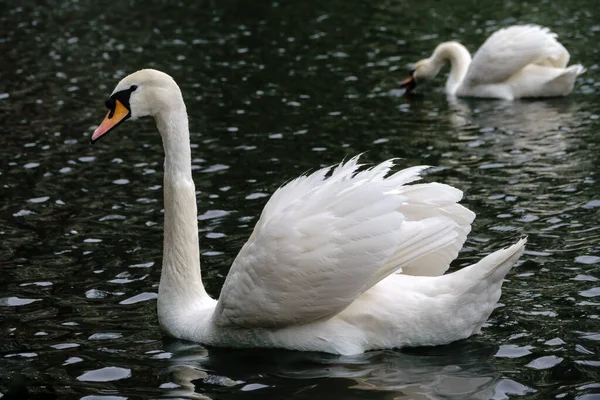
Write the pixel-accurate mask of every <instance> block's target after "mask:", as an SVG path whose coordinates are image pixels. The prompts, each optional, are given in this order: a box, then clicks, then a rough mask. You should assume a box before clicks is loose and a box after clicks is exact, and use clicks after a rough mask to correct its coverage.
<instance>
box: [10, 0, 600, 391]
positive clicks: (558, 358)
mask: <svg viewBox="0 0 600 400" xmlns="http://www.w3.org/2000/svg"><path fill="white" fill-rule="evenodd" d="M36 3H37V4H34V2H16V1H8V2H5V3H3V6H2V13H0V22H1V23H2V28H0V29H1V30H0V32H1V34H0V46H1V51H0V54H2V62H1V63H0V71H1V80H0V109H1V110H2V113H1V114H0V118H1V126H2V132H1V133H0V164H1V169H0V185H1V186H0V323H1V326H0V392H1V393H4V394H7V393H10V396H11V397H12V398H26V397H24V395H23V393H21V394H19V393H18V390H19V389H23V387H26V388H27V389H28V391H29V395H30V396H31V398H52V396H54V397H59V398H68V399H78V398H85V399H87V400H91V399H125V398H128V399H145V398H165V397H177V396H179V397H185V398H202V399H205V398H212V399H234V398H236V399H237V398H244V399H250V398H261V399H262V398H265V399H292V398H293V399H320V398H331V399H392V398H393V399H417V400H421V399H490V398H493V399H507V398H511V399H512V398H527V399H551V398H565V399H575V398H576V399H579V400H592V399H598V398H600V345H599V344H600V321H599V318H600V308H599V305H600V298H599V297H600V283H599V281H598V280H599V279H600V270H599V269H598V266H599V265H600V229H599V223H600V213H599V207H600V189H598V184H597V181H598V179H599V176H598V171H599V156H598V155H599V154H600V153H599V151H600V102H599V101H598V94H599V93H600V78H599V77H600V72H599V64H598V60H600V55H599V50H598V49H599V47H598V46H597V43H598V42H599V41H600V25H599V24H600V22H599V20H598V19H597V5H596V3H595V2H592V1H587V2H586V1H576V2H573V1H552V2H549V1H546V2H540V3H537V2H532V3H530V4H529V3H523V4H520V3H519V2H489V3H481V2H477V4H476V3H475V2H474V1H463V2H461V3H459V4H456V3H454V4H452V5H450V4H446V3H445V2H436V1H432V0H424V1H419V2H400V1H396V2H393V1H354V0H345V1H335V0H334V1H302V2H290V3H288V2H269V1H260V0H258V1H253V2H244V1H198V2H191V1H190V2H189V3H190V4H184V3H168V2H159V1H154V2H141V1H121V2H114V1H113V2H108V1H91V0H79V1H75V0H66V1H63V2H49V1H38V2H36ZM518 22H535V23H539V24H542V25H548V26H551V27H552V28H553V29H554V30H555V31H556V32H557V33H559V35H560V39H561V42H562V43H563V44H564V45H565V46H566V47H567V48H568V49H569V50H570V52H571V57H572V60H573V61H574V62H581V63H583V64H584V65H585V66H586V67H588V72H587V73H586V74H585V75H584V76H582V77H581V78H580V79H579V80H578V82H577V87H576V90H575V92H574V93H573V94H572V95H571V96H570V97H568V98H564V99H551V100H544V101H517V102H514V103H504V102H500V101H482V100H460V101H455V102H449V101H448V100H447V99H446V97H445V96H444V95H443V94H442V92H441V88H442V87H443V83H444V82H443V77H440V78H438V80H437V81H436V82H435V84H431V85H429V86H427V87H423V88H421V90H420V94H419V95H417V96H415V97H413V98H405V97H402V96H400V94H401V92H399V91H398V82H399V80H400V79H401V78H403V77H404V75H405V73H406V71H407V68H408V64H409V63H411V62H414V61H416V60H417V59H419V58H422V57H423V56H426V55H428V54H429V53H430V51H431V50H432V49H433V47H434V46H435V45H436V44H437V43H438V42H440V41H443V40H447V39H451V38H452V39H458V40H460V41H462V42H463V43H465V44H466V45H467V47H469V48H470V49H471V50H474V49H475V48H476V47H477V46H478V45H479V44H481V43H482V42H483V40H484V38H485V37H486V36H487V35H488V34H489V33H490V32H492V31H493V30H495V29H497V28H498V27H501V26H504V25H508V24H513V23H518ZM142 67H154V68H159V69H162V70H164V71H166V72H168V73H170V74H171V75H173V76H174V77H175V79H176V80H177V81H178V82H179V84H180V85H181V87H182V90H183V93H184V96H185V99H186V102H187V104H188V111H189V113H190V118H191V124H192V125H191V129H192V142H193V146H194V150H193V151H194V155H193V157H194V161H193V163H194V168H195V171H194V179H195V181H196V185H197V189H198V191H199V193H198V206H199V215H200V229H201V246H202V262H203V274H204V278H205V280H206V285H207V289H208V291H209V293H211V294H212V295H213V296H218V294H219V290H220V287H221V285H222V284H223V281H224V277H225V275H226V273H227V271H228V268H229V265H230V264H231V262H232V260H233V258H234V256H235V254H236V253H237V251H238V249H239V248H240V247H241V246H242V244H243V243H244V241H245V239H246V238H247V236H248V235H249V232H250V230H251V229H252V226H253V224H254V223H255V221H256V218H257V216H258V215H259V213H260V211H261V209H262V207H263V205H264V204H265V202H266V201H267V199H268V197H267V196H268V195H269V194H270V193H272V192H273V191H274V190H275V189H276V188H277V187H278V186H279V185H280V184H281V183H283V182H285V181H287V180H289V179H291V178H293V177H295V176H297V175H299V174H301V173H303V172H305V171H306V170H308V169H310V168H315V167H318V166H321V165H329V164H333V163H336V162H339V161H340V160H341V159H343V158H344V157H347V156H350V155H355V154H357V153H360V152H365V151H366V152H367V153H366V155H365V159H366V160H367V161H370V162H379V161H382V160H384V159H386V158H389V157H401V158H402V160H400V161H399V164H400V166H409V165H414V164H417V163H427V164H430V165H434V166H437V168H436V169H435V170H434V171H433V172H432V173H431V174H430V175H429V176H428V178H427V179H428V180H439V181H442V182H447V183H450V184H453V185H455V186H457V187H458V188H460V189H462V190H464V192H465V200H464V204H465V205H467V206H468V207H470V208H471V209H473V210H474V211H475V212H476V213H477V215H478V217H477V220H476V222H475V224H474V228H473V232H472V234H471V236H470V237H469V239H468V240H467V244H466V247H465V249H464V252H462V253H461V258H460V260H459V261H458V262H457V263H456V266H460V265H464V264H467V263H469V262H472V261H473V260H476V259H478V258H480V257H481V256H482V255H483V254H485V253H487V252H489V251H491V250H492V249H497V248H500V247H501V246H504V245H506V244H509V243H511V242H514V241H515V240H516V238H518V237H521V236H523V235H528V236H529V245H528V251H527V253H526V255H525V256H524V257H523V263H522V264H521V265H520V266H519V267H518V268H516V269H515V270H513V272H511V273H510V274H509V276H508V280H507V282H506V283H505V286H504V293H503V296H502V298H501V304H500V305H499V307H498V309H497V310H496V311H495V312H494V314H493V315H492V317H491V319H490V320H489V323H488V325H487V328H486V329H484V332H483V335H481V336H478V337H475V338H472V339H469V340H466V341H464V342H460V343H454V344H450V345H447V346H443V347H438V348H427V349H406V350H398V351H379V352H370V353H367V354H364V355H361V356H356V357H337V356H331V355H324V354H305V353H296V352H285V351H270V350H269V351H264V350H261V351H254V350H248V351H230V350H216V349H206V348H204V347H202V346H199V345H195V344H191V343H181V342H174V341H171V340H167V339H164V338H162V336H161V333H160V331H159V329H158V326H157V320H156V311H155V306H156V300H155V299H156V292H157V285H158V281H159V272H160V265H161V250H162V214H161V208H162V187H161V183H162V148H161V143H160V138H159V135H158V134H157V132H156V131H155V127H154V126H153V123H152V122H151V121H143V122H141V123H137V124H133V123H128V124H126V125H125V126H123V127H121V128H120V130H118V131H117V132H115V133H113V134H111V135H110V137H109V138H107V139H105V140H103V141H101V142H100V143H99V144H98V145H96V146H94V147H91V146H90V145H89V136H90V134H91V132H92V130H93V128H94V126H95V125H96V124H98V123H99V122H100V120H101V119H102V118H103V116H104V113H105V109H104V106H103V102H104V99H105V97H106V96H107V95H108V94H109V93H110V92H111V91H112V89H113V87H114V85H115V84H116V83H117V82H118V80H119V79H120V78H121V77H123V76H124V75H126V74H128V73H130V72H133V71H134V70H136V69H138V68H142ZM9 390H12V392H9ZM15 391H17V392H15ZM194 393H195V394H194ZM13 395H14V396H13ZM5 397H6V398H8V397H9V395H6V396H5Z"/></svg>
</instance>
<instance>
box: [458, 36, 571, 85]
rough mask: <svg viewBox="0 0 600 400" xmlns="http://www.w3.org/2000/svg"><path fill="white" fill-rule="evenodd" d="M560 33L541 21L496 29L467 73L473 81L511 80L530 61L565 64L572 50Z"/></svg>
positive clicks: (467, 78)
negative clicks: (564, 42)
mask: <svg viewBox="0 0 600 400" xmlns="http://www.w3.org/2000/svg"><path fill="white" fill-rule="evenodd" d="M556 37H557V35H556V34H555V33H552V32H550V30H549V29H548V28H544V27H541V26H538V25H514V26H509V27H507V28H503V29H500V30H498V31H496V32H494V33H493V34H492V35H491V36H490V37H489V38H488V39H487V40H486V41H485V42H484V43H483V44H482V45H481V47H480V48H479V50H477V53H475V55H474V56H473V60H472V61H471V64H470V66H469V70H468V72H467V75H466V77H465V81H467V82H468V83H469V84H470V85H479V84H493V83H500V82H504V81H506V80H508V79H509V78H510V77H511V76H513V75H514V74H516V73H517V72H519V71H520V70H522V69H523V68H525V66H527V65H529V64H537V65H542V66H549V67H555V68H565V67H566V66H567V64H568V63H569V57H570V56H569V52H568V51H567V50H566V49H565V48H564V47H563V45H561V44H560V43H559V42H558V41H557V40H556Z"/></svg>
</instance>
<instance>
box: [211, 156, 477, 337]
mask: <svg viewBox="0 0 600 400" xmlns="http://www.w3.org/2000/svg"><path fill="white" fill-rule="evenodd" d="M392 166H393V161H392V160H388V161H386V162H383V163H381V164H379V165H376V166H374V167H372V168H370V169H366V170H362V171H360V172H358V169H359V167H360V165H359V164H358V157H355V158H353V159H351V160H349V161H348V162H346V163H343V164H340V165H339V166H337V167H336V168H334V169H331V168H324V169H321V170H318V171H316V172H314V173H312V174H310V175H307V176H302V177H299V178H297V179H295V180H293V181H291V182H289V183H288V184H287V185H285V186H283V187H281V188H280V189H278V190H277V191H276V192H275V193H274V194H273V196H272V197H271V199H270V200H269V202H268V203H267V205H266V206H265V209H264V210H263V213H262V215H261V217H260V219H259V221H258V222H257V224H256V226H255V228H254V231H253V233H252V235H251V236H250V238H249V239H248V241H247V242H246V244H245V245H244V246H243V248H242V250H241V251H240V253H239V254H238V256H237V257H236V259H235V261H234V262H233V265H232V267H231V270H230V272H229V274H228V276H227V279H226V281H225V284H224V286H223V289H222V291H221V296H220V298H219V302H218V304H217V309H216V312H215V314H214V318H215V319H214V322H215V323H216V324H218V325H221V326H237V327H245V328H260V327H262V328H283V327H286V326H293V325H300V324H304V323H308V322H311V321H315V320H318V319H321V318H327V317H330V316H333V315H335V314H337V313H339V312H340V311H341V310H343V309H344V308H345V307H347V306H348V305H349V304H350V303H352V302H353V301H354V300H355V299H356V298H357V297H358V296H360V294H361V293H363V292H365V291H366V290H368V289H369V288H370V287H372V286H373V285H375V284H376V283H377V282H379V281H380V280H382V279H383V278H385V277H386V276H388V275H389V274H391V273H394V272H398V271H400V270H401V269H403V268H404V269H406V270H407V271H408V272H409V273H411V274H420V273H421V274H424V275H432V274H442V273H443V272H444V271H445V270H446V269H447V268H448V264H449V263H450V261H452V259H454V258H455V257H456V254H457V253H458V250H457V249H460V247H461V246H462V243H463V242H464V238H465V237H466V232H468V230H469V229H470V222H471V221H472V220H473V217H474V214H473V213H472V212H470V211H468V210H467V209H466V208H464V207H462V206H460V205H458V204H456V203H457V202H458V201H459V200H460V199H461V197H462V192H461V191H460V190H458V189H455V188H453V187H451V186H448V185H444V184H439V183H426V184H418V185H406V184H408V183H410V182H413V181H416V180H418V179H420V175H419V173H420V172H421V171H422V170H423V169H425V168H427V167H424V166H418V167H412V168H408V169H404V170H402V171H399V172H396V173H394V174H391V175H389V176H387V175H388V172H389V170H390V168H391V167H392ZM328 173H330V175H329V176H328ZM467 225H468V227H467ZM428 257H429V258H428ZM423 260H425V261H427V260H429V262H432V263H435V264H436V265H435V266H433V267H432V266H430V265H429V264H427V263H423V262H422V261H423Z"/></svg>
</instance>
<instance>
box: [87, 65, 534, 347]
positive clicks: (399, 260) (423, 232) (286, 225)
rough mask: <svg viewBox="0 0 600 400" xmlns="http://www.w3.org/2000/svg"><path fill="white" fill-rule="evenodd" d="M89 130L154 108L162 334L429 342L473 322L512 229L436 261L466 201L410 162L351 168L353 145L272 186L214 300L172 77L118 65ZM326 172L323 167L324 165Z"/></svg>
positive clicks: (308, 341)
mask: <svg viewBox="0 0 600 400" xmlns="http://www.w3.org/2000/svg"><path fill="white" fill-rule="evenodd" d="M106 105H107V107H108V108H109V112H108V114H107V116H106V118H105V119H104V121H103V122H102V124H101V125H100V126H99V127H98V128H97V129H96V130H95V131H94V133H93V135H92V142H95V141H96V140H98V139H99V138H100V137H102V136H103V135H105V134H106V133H107V132H108V131H110V130H111V129H113V128H114V127H115V126H117V125H118V124H120V123H121V122H123V121H125V120H126V119H128V118H131V119H135V118H137V117H141V116H145V115H149V116H152V117H154V119H155V120H156V123H157V126H158V129H159V131H160V134H161V136H162V140H163V146H164V149H165V164H164V165H165V173H164V201H165V207H164V218H165V220H164V234H165V236H164V256H163V267H162V271H161V278H160V285H159V291H158V319H159V323H160V326H161V328H162V329H163V331H164V332H165V333H166V334H168V335H170V336H173V337H176V338H180V339H186V340H190V341H196V342H201V343H204V344H208V345H213V346H223V347H279V348H286V349H294V350H311V351H323V352H330V353H337V354H356V353H361V352H364V351H366V350H371V349H381V348H394V347H403V346H423V345H439V344H444V343H449V342H452V341H455V340H459V339H464V338H467V337H469V336H470V335H472V334H473V333H476V332H478V331H479V330H480V328H481V326H482V325H483V323H484V322H485V321H486V319H487V318H488V316H489V315H490V313H491V312H492V310H493V309H494V306H495V305H496V302H497V301H498V299H499V297H500V292H501V287H502V281H503V278H504V276H505V275H506V274H507V272H508V271H509V269H510V268H511V266H512V265H513V264H514V263H515V262H516V261H517V259H518V258H519V257H520V255H521V254H522V252H523V249H524V246H525V242H526V240H525V239H522V240H520V241H518V242H517V243H516V244H514V245H512V246H510V247H508V248H506V249H502V250H498V251H496V252H494V253H492V254H490V255H488V256H487V257H485V258H483V259H482V260H481V261H479V262H478V263H476V264H473V265H471V266H468V267H465V268H463V269H461V270H459V271H457V272H454V273H451V274H447V275H444V272H445V271H446V270H447V269H448V266H449V263H450V262H451V261H452V260H453V259H455V258H456V256H457V255H458V252H459V250H460V248H461V247H462V245H463V243H464V241H465V239H466V236H467V234H468V233H469V231H470V229H471V222H472V221H473V219H474V217H475V214H474V213H473V212H471V211H469V210H468V209H467V208H465V207H463V206H461V205H459V204H458V201H460V199H461V197H462V192H461V191H460V190H458V189H456V188H454V187H451V186H448V185H445V184H440V183H421V184H409V183H412V182H414V181H417V180H419V179H420V176H419V173H420V172H421V171H422V170H423V169H425V168H426V167H424V166H418V167H412V168H408V169H404V170H401V171H399V172H396V173H392V174H390V173H389V171H390V168H391V167H392V166H393V162H392V161H391V160H388V161H385V162H383V163H381V164H379V165H376V166H374V167H372V168H370V169H363V170H361V171H359V167H360V165H359V164H358V157H355V158H352V159H351V160H349V161H347V162H345V163H342V164H340V165H338V166H337V167H335V168H332V169H330V168H324V169H321V170H318V171H316V172H314V173H312V174H310V175H307V176H301V177H299V178H297V179H295V180H293V181H291V182H289V183H288V184H286V185H284V186H282V187H281V188H279V189H278V190H277V191H276V192H275V193H274V194H273V196H272V197H271V199H270V200H269V202H268V203H267V205H266V206H265V208H264V210H263V212H262V215H261V217H260V219H259V221H258V222H257V224H256V226H255V228H254V231H253V232H252V234H251V236H250V238H249V239H248V241H247V242H246V244H245V245H244V246H243V248H242V249H241V251H240V253H239V254H238V256H237V258H236V259H235V261H234V262H233V265H232V266H231V270H230V272H229V274H228V276H227V279H226V281H225V284H224V286H223V288H222V291H221V296H220V298H219V300H218V301H216V300H214V299H212V298H211V297H209V296H208V294H207V293H206V291H205V289H204V286H203V285H202V279H201V275H200V257H199V245H198V226H197V218H196V217H197V211H196V196H195V188H194V183H193V180H192V170H191V150H190V141H189V131H188V120H187V113H186V108H185V104H184V102H183V98H182V95H181V91H180V89H179V87H178V86H177V84H176V83H175V81H174V80H173V79H172V78H171V77H170V76H168V75H167V74H164V73H162V72H159V71H156V70H141V71H138V72H135V73H134V74H132V75H129V76H127V77H125V78H124V79H123V80H122V81H121V82H119V84H118V85H117V87H116V89H115V90H114V92H113V94H112V95H111V97H110V98H109V100H108V101H107V102H106ZM327 174H329V176H327Z"/></svg>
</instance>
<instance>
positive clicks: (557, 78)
mask: <svg viewBox="0 0 600 400" xmlns="http://www.w3.org/2000/svg"><path fill="white" fill-rule="evenodd" d="M556 37H557V35H556V34H555V33H552V32H550V30H549V29H548V28H544V27H541V26H538V25H514V26H509V27H507V28H502V29H500V30H498V31H496V32H494V33H493V34H492V35H491V36H490V37H489V38H488V39H487V40H486V41H485V42H484V43H483V45H481V47H480V48H479V50H477V53H475V56H473V60H471V54H470V53H469V51H468V50H467V49H466V47H465V46H463V45H462V44H460V43H458V42H445V43H442V44H440V45H438V46H437V47H436V48H435V50H434V51H433V54H432V55H431V57H429V58H425V59H423V60H419V61H418V62H417V63H416V64H415V66H414V69H413V70H412V71H411V74H410V76H409V77H408V78H406V79H405V80H404V81H403V82H402V83H401V86H402V87H404V88H406V91H407V93H409V92H411V91H412V90H413V89H414V88H415V87H416V85H417V82H419V81H425V80H428V79H433V78H434V77H435V76H436V75H437V74H438V73H439V72H440V69H442V67H443V66H444V64H446V63H447V62H449V63H450V75H449V76H448V80H447V81H446V93H447V94H448V95H450V96H464V97H488V98H497V99H504V100H513V99H516V98H522V97H552V96H566V95H568V94H569V93H571V91H573V86H574V84H575V79H576V78H577V77H578V76H579V75H581V74H583V73H584V72H585V68H584V67H583V66H582V65H580V64H575V65H571V66H570V67H567V64H568V63H569V58H570V55H569V52H568V51H567V49H565V48H564V47H563V45H562V44H560V43H559V42H558V41H557V40H556Z"/></svg>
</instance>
